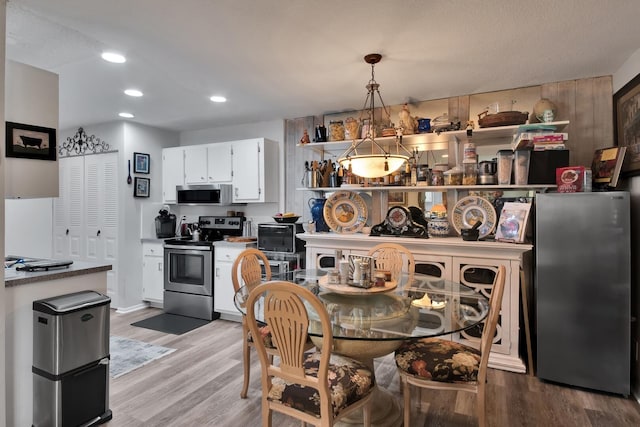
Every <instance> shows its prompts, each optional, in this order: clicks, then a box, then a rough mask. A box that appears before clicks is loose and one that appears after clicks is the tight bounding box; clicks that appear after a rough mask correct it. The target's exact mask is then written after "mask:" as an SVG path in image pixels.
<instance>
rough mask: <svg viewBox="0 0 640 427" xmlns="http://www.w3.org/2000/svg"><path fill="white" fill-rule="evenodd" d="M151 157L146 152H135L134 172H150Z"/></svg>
mask: <svg viewBox="0 0 640 427" xmlns="http://www.w3.org/2000/svg"><path fill="white" fill-rule="evenodd" d="M150 162H151V157H150V156H149V155H148V154H145V153H133V173H144V174H148V173H149V169H150V168H149V163H150Z"/></svg>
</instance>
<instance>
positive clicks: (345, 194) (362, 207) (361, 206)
mask: <svg viewBox="0 0 640 427" xmlns="http://www.w3.org/2000/svg"><path fill="white" fill-rule="evenodd" d="M323 215H324V220H325V222H326V223H327V225H328V226H329V228H331V229H332V230H333V231H335V232H336V233H357V232H358V231H360V230H361V229H362V227H364V225H365V224H366V222H367V205H366V203H365V202H364V200H363V199H362V197H360V195H359V194H358V193H354V192H351V191H336V192H335V193H333V194H332V195H331V197H329V198H328V199H327V201H326V202H325V204H324V210H323Z"/></svg>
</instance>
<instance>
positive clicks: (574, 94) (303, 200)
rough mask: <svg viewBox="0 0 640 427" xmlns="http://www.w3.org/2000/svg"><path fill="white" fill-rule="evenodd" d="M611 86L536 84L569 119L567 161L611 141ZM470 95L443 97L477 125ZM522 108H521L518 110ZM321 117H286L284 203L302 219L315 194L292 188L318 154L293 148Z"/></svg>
mask: <svg viewBox="0 0 640 427" xmlns="http://www.w3.org/2000/svg"><path fill="white" fill-rule="evenodd" d="M612 87H613V85H612V78H611V76H603V77H595V78H589V79H580V80H567V81H561V82H550V83H545V84H543V85H541V86H540V87H539V88H540V98H548V99H550V100H551V101H552V102H553V103H555V104H556V106H557V108H558V111H557V114H556V119H557V120H569V122H570V124H569V126H567V127H566V128H565V129H564V132H568V133H569V141H567V147H568V148H569V150H570V163H571V165H574V166H578V165H583V166H587V167H590V166H591V161H592V158H593V152H594V151H595V150H596V149H597V148H602V147H606V146H612V145H613V116H612V115H613V89H612ZM502 92H505V91H498V92H496V93H495V94H496V99H499V96H500V94H501V93H502ZM470 99H471V95H465V96H456V97H451V98H448V99H447V100H446V102H447V106H448V107H447V108H448V114H449V117H460V120H461V121H462V124H463V126H464V125H465V124H466V120H473V121H474V122H475V123H476V126H477V117H469V114H470ZM434 101H435V100H434ZM443 101H444V100H443ZM423 102H427V101H423ZM418 104H419V103H418ZM391 107H394V106H391ZM525 110H526V109H524V108H523V110H522V111H525ZM351 115H353V113H351ZM323 121H324V117H315V118H314V117H303V118H299V119H291V120H287V121H286V128H287V129H286V141H285V147H286V153H285V156H286V157H285V167H287V171H286V175H285V176H286V182H285V185H286V189H285V191H286V195H285V197H286V206H287V210H291V211H295V212H297V213H302V214H303V215H304V216H303V219H305V220H307V219H309V218H310V213H309V212H308V211H309V209H308V206H307V200H308V199H309V198H311V197H316V196H319V195H317V194H315V193H313V192H309V191H295V188H297V187H300V181H301V179H302V173H303V168H304V161H305V160H312V159H316V160H320V155H318V154H315V153H313V152H312V151H311V150H299V149H298V150H296V149H295V148H296V144H297V143H298V142H299V140H300V138H301V137H302V130H303V129H304V128H305V127H307V129H308V131H309V134H310V136H311V138H313V131H314V129H315V124H319V123H323ZM454 149H455V147H450V150H449V153H450V158H451V159H453V158H454V157H453V156H454V151H453V150H454Z"/></svg>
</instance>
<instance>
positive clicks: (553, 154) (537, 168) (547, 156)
mask: <svg viewBox="0 0 640 427" xmlns="http://www.w3.org/2000/svg"><path fill="white" fill-rule="evenodd" d="M567 166H569V150H544V151H535V150H534V151H532V152H531V159H530V160H529V180H528V183H529V184H555V183H556V169H557V168H564V167H567Z"/></svg>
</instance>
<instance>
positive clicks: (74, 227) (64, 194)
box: [53, 156, 85, 260]
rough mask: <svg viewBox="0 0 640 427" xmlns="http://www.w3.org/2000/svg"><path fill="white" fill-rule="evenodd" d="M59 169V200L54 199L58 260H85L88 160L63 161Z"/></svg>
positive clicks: (56, 256)
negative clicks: (86, 171)
mask: <svg viewBox="0 0 640 427" xmlns="http://www.w3.org/2000/svg"><path fill="white" fill-rule="evenodd" d="M59 167H60V178H59V180H58V182H59V184H58V185H59V196H58V197H57V198H55V199H54V209H55V211H54V213H55V214H54V227H53V232H54V236H53V250H54V256H55V258H58V259H71V260H81V259H82V257H83V255H84V238H83V233H84V200H83V196H84V181H85V179H84V158H83V157H82V156H78V157H64V158H61V159H60V160H59Z"/></svg>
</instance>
